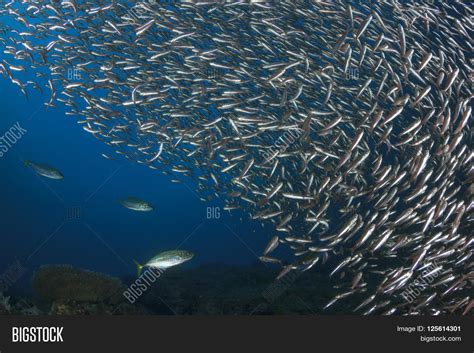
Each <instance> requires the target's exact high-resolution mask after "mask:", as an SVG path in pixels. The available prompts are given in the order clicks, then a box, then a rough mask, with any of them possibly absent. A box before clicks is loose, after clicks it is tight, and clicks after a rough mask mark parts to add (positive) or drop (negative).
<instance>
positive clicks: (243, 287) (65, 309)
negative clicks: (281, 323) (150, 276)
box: [0, 264, 360, 315]
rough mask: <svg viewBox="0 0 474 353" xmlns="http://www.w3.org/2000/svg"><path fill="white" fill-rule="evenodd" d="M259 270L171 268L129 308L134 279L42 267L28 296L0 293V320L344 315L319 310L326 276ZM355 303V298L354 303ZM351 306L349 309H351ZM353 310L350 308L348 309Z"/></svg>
mask: <svg viewBox="0 0 474 353" xmlns="http://www.w3.org/2000/svg"><path fill="white" fill-rule="evenodd" d="M277 275H278V271H277V270H276V269H273V268H268V267H265V266H263V265H261V264H256V265H254V266H248V267H238V266H225V265H220V264H219V265H206V266H202V267H199V268H195V269H183V268H172V269H169V270H167V271H165V272H164V273H162V274H161V275H160V277H159V278H157V279H156V281H155V282H154V283H153V284H152V285H151V286H149V287H148V286H147V289H146V290H145V291H144V293H143V294H141V295H140V296H139V298H138V299H137V300H136V301H135V302H134V303H133V304H131V303H130V302H129V301H127V299H125V297H124V296H123V294H122V293H123V292H124V291H125V290H126V289H127V288H128V287H129V286H130V285H131V284H133V283H134V281H135V280H136V278H132V277H129V278H122V279H119V278H114V277H110V276H108V275H105V274H100V273H96V272H91V271H86V270H81V269H77V268H73V267H71V266H64V265H48V266H43V267H41V268H40V269H39V270H38V271H37V272H36V273H35V274H34V276H33V278H32V280H31V286H32V288H33V292H34V295H32V296H10V297H9V296H8V294H3V295H2V294H1V293H0V314H16V315H41V314H43V315H58V314H59V315H96V314H108V315H134V314H151V315H173V314H178V315H293V314H298V315H301V314H348V313H350V312H348V307H349V306H347V304H349V303H345V304H346V305H344V306H341V305H338V306H337V305H336V306H333V307H331V308H329V310H322V308H323V307H324V306H325V305H326V304H327V303H328V302H329V301H330V300H331V299H332V298H333V297H334V295H335V294H336V293H337V291H336V290H335V289H334V288H333V285H334V282H333V281H328V274H327V273H322V272H318V271H311V272H306V273H302V274H296V273H295V274H292V273H290V274H288V275H287V276H285V277H283V279H281V280H278V281H277V280H276V279H275V278H276V276H277ZM338 280H339V281H340V278H338ZM356 299H358V300H357V301H358V302H360V298H354V299H353V300H356ZM351 304H352V305H353V304H354V303H351ZM352 307H353V306H352Z"/></svg>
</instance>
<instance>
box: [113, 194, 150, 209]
mask: <svg viewBox="0 0 474 353" xmlns="http://www.w3.org/2000/svg"><path fill="white" fill-rule="evenodd" d="M119 202H120V204H121V205H122V206H123V207H125V208H128V209H130V210H133V211H139V212H150V211H153V209H154V208H153V206H152V205H150V204H149V203H148V202H146V201H143V200H140V199H138V198H136V197H127V198H126V199H123V200H120V201H119Z"/></svg>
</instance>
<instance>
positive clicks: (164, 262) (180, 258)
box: [134, 250, 194, 276]
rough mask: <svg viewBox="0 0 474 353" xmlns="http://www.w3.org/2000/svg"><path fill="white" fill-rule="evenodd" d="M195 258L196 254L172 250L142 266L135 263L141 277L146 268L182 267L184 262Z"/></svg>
mask: <svg viewBox="0 0 474 353" xmlns="http://www.w3.org/2000/svg"><path fill="white" fill-rule="evenodd" d="M193 257H194V254H193V253H192V252H190V251H187V250H170V251H165V252H162V253H160V254H158V255H156V256H155V257H153V258H152V259H151V260H150V261H148V262H147V263H146V264H144V265H141V264H140V263H138V262H137V261H134V262H135V265H136V266H137V272H138V276H140V274H141V273H142V270H143V268H144V267H151V268H156V269H159V268H160V269H165V268H169V267H173V266H176V265H180V264H182V263H183V262H186V261H189V260H191V259H192V258H193Z"/></svg>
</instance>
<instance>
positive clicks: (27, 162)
mask: <svg viewBox="0 0 474 353" xmlns="http://www.w3.org/2000/svg"><path fill="white" fill-rule="evenodd" d="M23 164H24V166H25V167H29V166H30V161H29V160H27V159H25V160H24V161H23Z"/></svg>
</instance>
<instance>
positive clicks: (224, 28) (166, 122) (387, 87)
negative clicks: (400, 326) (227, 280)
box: [0, 0, 474, 315]
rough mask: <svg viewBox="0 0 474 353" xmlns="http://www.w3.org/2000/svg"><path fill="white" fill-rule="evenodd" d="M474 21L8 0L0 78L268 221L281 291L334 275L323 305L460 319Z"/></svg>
mask: <svg viewBox="0 0 474 353" xmlns="http://www.w3.org/2000/svg"><path fill="white" fill-rule="evenodd" d="M408 3H409V4H408ZM472 16H473V10H472V6H471V5H470V4H469V2H468V1H439V2H438V1H416V2H398V1H395V0H392V1H380V2H375V1H367V2H350V1H342V0H338V1H335V0H334V1H329V0H328V1H300V0H297V1H274V2H271V1H267V2H252V3H250V2H248V1H247V2H244V1H240V2H237V1H230V2H213V1H208V2H196V1H194V2H191V1H188V2H177V3H176V4H174V5H172V4H169V3H166V4H160V2H159V1H145V2H134V3H132V2H128V1H115V0H94V1H91V0H89V1H87V0H85V1H80V0H50V1H40V0H28V1H26V0H20V1H10V2H4V4H3V6H2V7H0V23H3V24H0V34H1V36H0V48H1V51H2V52H3V53H2V60H1V61H0V77H1V76H3V77H4V78H6V79H9V80H10V81H11V82H12V84H14V85H17V86H18V88H19V89H20V90H21V91H22V92H23V94H24V95H25V96H27V97H28V95H29V94H31V93H30V91H31V90H37V91H39V92H42V93H43V94H44V95H45V96H46V97H47V99H46V102H45V104H46V105H47V106H48V107H52V106H57V105H60V104H62V105H64V106H66V107H67V108H68V113H67V114H68V115H71V116H74V117H76V118H77V121H78V123H79V124H81V126H82V127H83V129H84V130H85V131H87V132H88V133H90V134H92V135H94V136H95V137H96V138H97V139H99V140H101V141H103V142H104V143H106V144H108V145H109V146H112V147H113V148H114V149H115V150H116V152H117V153H118V154H120V155H122V156H123V157H124V158H127V159H130V160H132V161H135V162H138V163H143V164H145V165H147V166H149V167H150V168H153V169H157V170H160V171H162V172H164V173H166V174H169V175H171V177H172V178H173V181H178V180H180V179H181V180H185V179H189V180H194V181H195V183H196V188H197V190H198V191H199V193H200V195H202V198H203V200H209V199H211V198H213V197H218V198H220V199H222V200H224V202H225V205H226V206H225V208H226V209H227V210H234V209H241V210H244V212H246V213H248V214H249V215H250V216H251V217H252V218H253V219H256V220H259V221H262V222H269V223H272V224H273V225H274V227H275V236H274V237H273V238H272V239H271V240H270V242H269V243H268V245H267V247H266V248H265V249H264V250H263V254H262V257H261V258H260V259H261V260H262V261H264V262H268V263H275V264H281V267H282V269H281V273H280V274H279V276H278V278H279V280H282V279H283V277H284V276H285V275H287V274H288V273H289V272H290V271H306V270H309V269H313V270H316V271H317V270H318V267H320V266H322V267H323V266H324V267H326V268H328V267H329V268H330V271H329V272H330V276H331V277H332V278H333V279H334V280H335V288H336V289H337V290H338V291H339V294H338V295H336V296H335V297H334V298H333V299H332V300H331V301H330V302H329V303H328V304H327V306H326V307H331V306H336V305H342V303H343V302H344V301H345V300H348V298H349V297H351V298H353V299H352V302H354V298H355V299H357V300H359V299H360V302H358V304H357V305H355V306H354V307H353V311H354V312H355V313H358V314H364V315H368V314H383V315H391V314H431V315H438V314H448V313H455V314H472V311H473V310H472V307H473V306H474V298H473V290H472V289H473V283H474V269H473V261H472V255H473V242H474V218H473V216H474V212H473V211H474V186H473V185H474V184H473V182H474V169H473V168H474V164H473V160H474V148H473V129H472V119H471V113H472V102H471V99H472V97H473V90H472V82H473V73H472V64H473V57H472V39H471V35H472V18H473V17H472ZM2 18H7V19H8V21H3V22H2V21H1V19H2ZM25 77H28V78H25ZM104 157H106V158H113V157H112V156H109V155H104ZM190 178H191V179H190ZM284 246H286V247H287V248H289V249H291V252H292V254H293V260H292V262H291V263H286V262H283V261H282V260H281V259H280V258H279V257H278V256H277V254H278V251H280V250H279V247H284ZM322 267H321V268H322ZM420 283H424V285H423V286H420V285H419V284H420ZM415 287H416V288H415ZM415 289H416V290H415ZM407 293H410V296H407ZM407 298H410V300H407Z"/></svg>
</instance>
